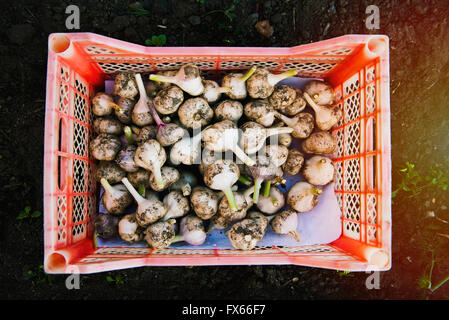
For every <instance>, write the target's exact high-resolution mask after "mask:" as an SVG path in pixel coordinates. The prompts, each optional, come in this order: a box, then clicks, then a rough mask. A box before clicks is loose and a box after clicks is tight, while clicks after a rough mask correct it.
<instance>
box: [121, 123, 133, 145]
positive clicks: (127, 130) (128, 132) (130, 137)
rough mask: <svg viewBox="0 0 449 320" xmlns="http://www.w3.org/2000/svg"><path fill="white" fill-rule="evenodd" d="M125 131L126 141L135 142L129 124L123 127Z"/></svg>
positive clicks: (130, 143) (129, 143)
mask: <svg viewBox="0 0 449 320" xmlns="http://www.w3.org/2000/svg"><path fill="white" fill-rule="evenodd" d="M123 132H124V133H125V137H126V141H127V142H128V145H132V144H134V142H135V141H134V135H133V132H132V130H131V128H130V127H129V126H125V127H124V128H123Z"/></svg>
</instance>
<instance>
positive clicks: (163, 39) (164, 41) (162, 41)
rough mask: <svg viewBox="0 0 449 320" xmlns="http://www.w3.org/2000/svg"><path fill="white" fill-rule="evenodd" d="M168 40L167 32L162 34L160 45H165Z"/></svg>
mask: <svg viewBox="0 0 449 320" xmlns="http://www.w3.org/2000/svg"><path fill="white" fill-rule="evenodd" d="M166 42H167V36H166V35H165V34H161V35H160V36H159V45H161V46H162V45H164V44H165V43H166Z"/></svg>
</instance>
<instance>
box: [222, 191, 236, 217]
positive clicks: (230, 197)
mask: <svg viewBox="0 0 449 320" xmlns="http://www.w3.org/2000/svg"><path fill="white" fill-rule="evenodd" d="M223 192H224V194H225V196H226V198H227V199H228V202H229V207H230V208H231V210H232V211H237V210H238V208H237V203H236V202H235V197H234V193H232V189H231V187H230V186H229V187H227V188H226V189H224V190H223Z"/></svg>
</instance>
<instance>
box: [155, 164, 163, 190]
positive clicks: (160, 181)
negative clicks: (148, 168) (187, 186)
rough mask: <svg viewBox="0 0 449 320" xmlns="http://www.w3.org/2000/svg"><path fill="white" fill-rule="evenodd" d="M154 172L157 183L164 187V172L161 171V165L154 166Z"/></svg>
mask: <svg viewBox="0 0 449 320" xmlns="http://www.w3.org/2000/svg"><path fill="white" fill-rule="evenodd" d="M153 174H154V177H155V180H156V183H157V185H158V186H159V187H163V186H164V180H163V179H162V173H161V168H160V167H159V166H155V167H154V168H153Z"/></svg>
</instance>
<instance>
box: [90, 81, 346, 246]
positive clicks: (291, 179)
mask: <svg viewBox="0 0 449 320" xmlns="http://www.w3.org/2000/svg"><path fill="white" fill-rule="evenodd" d="M310 80H311V79H304V78H298V77H292V78H288V79H286V80H283V81H282V82H280V83H279V84H288V85H290V86H292V87H296V88H299V89H302V88H303V87H304V85H305V84H306V83H307V82H309V81H310ZM112 85H113V81H111V80H107V81H106V84H105V86H106V92H108V93H111V92H112ZM299 144H300V142H299V140H296V139H293V143H292V146H291V147H293V148H294V147H297V148H299V149H300V146H299ZM284 178H285V179H286V180H287V183H286V187H285V189H281V190H282V191H283V192H284V193H285V192H286V191H288V190H289V189H290V188H291V187H292V186H293V185H294V184H295V183H296V182H298V181H301V180H304V179H303V178H302V177H301V176H300V175H296V176H288V175H285V176H284ZM100 194H103V188H102V187H101V191H100ZM253 208H256V207H255V206H254V207H253ZM135 210H136V206H132V207H130V208H128V210H127V213H132V212H135ZM99 212H101V213H107V212H106V210H105V209H104V208H103V206H102V204H101V201H100V206H99ZM226 230H227V229H226ZM226 230H213V231H211V233H210V234H209V235H208V236H207V239H206V242H205V243H203V244H202V245H200V246H192V245H189V244H187V243H185V242H178V243H175V244H173V245H172V246H171V247H172V248H179V249H233V247H232V246H231V244H230V242H229V240H228V238H227V236H226V235H225V232H226ZM296 231H297V232H298V233H299V234H300V239H301V242H300V243H298V242H297V241H296V240H295V239H293V238H292V237H290V236H288V235H279V234H276V233H274V232H273V230H272V229H271V227H268V229H267V232H266V234H265V236H264V238H263V239H262V240H261V241H260V242H258V244H257V246H258V247H271V246H273V245H276V246H282V247H293V246H304V245H316V244H327V243H330V242H332V241H334V240H336V239H338V238H339V237H340V235H341V232H342V226H341V210H340V207H339V205H338V202H337V198H336V196H335V192H334V183H330V184H329V185H327V186H325V187H324V188H323V193H322V194H321V195H320V196H319V201H318V205H317V206H316V207H315V208H313V210H311V211H310V212H305V213H300V214H298V228H297V230H296ZM97 243H98V247H115V246H128V247H146V243H145V242H138V243H128V242H126V241H123V240H121V239H120V238H118V239H109V240H106V239H102V238H100V237H98V239H97Z"/></svg>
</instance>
